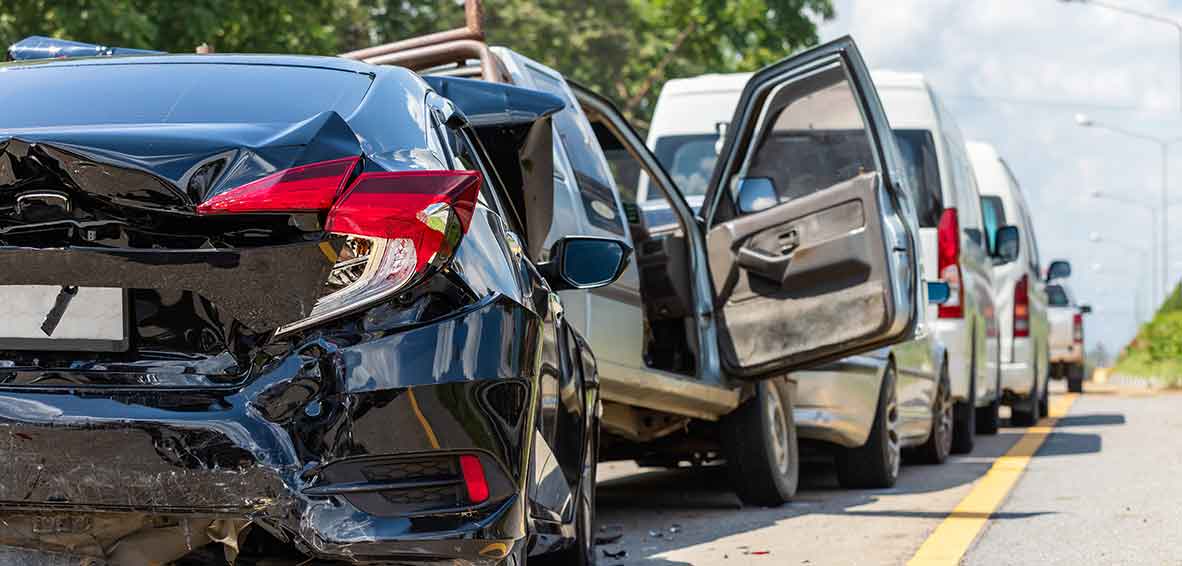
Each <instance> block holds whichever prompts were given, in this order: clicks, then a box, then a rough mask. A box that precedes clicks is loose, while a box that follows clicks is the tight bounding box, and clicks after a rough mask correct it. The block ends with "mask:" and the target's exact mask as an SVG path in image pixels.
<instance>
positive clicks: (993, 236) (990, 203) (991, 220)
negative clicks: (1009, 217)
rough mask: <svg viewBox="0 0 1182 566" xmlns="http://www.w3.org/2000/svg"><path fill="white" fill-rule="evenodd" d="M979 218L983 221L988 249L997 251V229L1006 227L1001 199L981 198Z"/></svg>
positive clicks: (993, 197) (992, 197)
mask: <svg viewBox="0 0 1182 566" xmlns="http://www.w3.org/2000/svg"><path fill="white" fill-rule="evenodd" d="M981 217H982V219H983V220H984V221H985V237H986V238H988V242H989V249H990V250H995V249H997V248H996V247H995V246H996V245H997V229H998V228H1001V227H1002V226H1005V225H1006V210H1005V207H1004V206H1003V205H1002V202H1001V197H995V196H988V197H981Z"/></svg>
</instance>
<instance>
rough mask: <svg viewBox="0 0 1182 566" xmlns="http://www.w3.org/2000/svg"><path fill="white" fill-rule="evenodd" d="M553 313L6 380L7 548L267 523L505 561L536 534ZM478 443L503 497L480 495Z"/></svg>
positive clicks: (342, 546)
mask: <svg viewBox="0 0 1182 566" xmlns="http://www.w3.org/2000/svg"><path fill="white" fill-rule="evenodd" d="M537 324H539V322H538V321H537V320H535V319H534V318H533V315H532V313H530V312H529V311H527V310H525V309H524V308H522V307H520V306H518V305H516V304H515V303H512V302H511V301H486V302H483V303H480V304H479V305H477V306H476V307H473V308H471V309H469V310H467V311H465V312H463V313H461V314H459V315H455V316H452V317H450V318H447V319H444V320H441V321H438V322H435V323H432V324H427V325H423V326H419V327H416V328H413V329H410V330H405V331H401V332H393V333H385V334H383V333H373V334H372V335H362V334H352V333H349V332H344V331H341V332H337V333H328V332H324V333H319V334H317V335H316V336H315V337H311V338H308V339H306V340H304V341H303V342H302V343H300V344H298V345H294V346H293V347H292V349H291V351H290V352H289V353H288V354H287V355H285V356H282V357H278V358H276V359H275V360H274V362H273V363H270V364H268V365H267V366H266V367H265V369H264V371H262V372H261V374H259V375H257V376H255V377H253V378H252V379H250V380H249V381H248V382H247V383H246V384H244V385H240V386H233V387H227V388H221V389H218V388H189V387H172V386H161V387H110V386H90V385H88V384H87V381H86V375H83V374H79V375H76V376H67V377H70V378H71V379H73V380H74V381H75V382H76V383H79V384H80V385H76V386H69V387H66V386H56V385H55V386H52V387H35V386H3V387H0V452H2V453H3V455H4V457H3V458H0V478H3V479H2V480H0V513H3V516H4V517H5V521H4V523H3V524H0V550H3V547H17V548H22V549H36V550H38V551H54V552H65V553H68V554H77V555H83V556H93V557H96V558H100V559H106V560H109V559H110V557H109V556H103V553H104V552H105V551H104V549H109V547H110V544H111V543H112V542H114V541H120V540H128V538H129V537H135V536H142V535H144V534H145V533H153V532H158V533H164V530H167V529H173V531H175V532H179V531H176V529H180V530H183V531H185V537H186V539H187V544H189V545H190V546H199V544H194V541H196V542H197V543H203V542H206V541H218V540H219V539H218V538H217V535H208V536H207V535H206V534H202V533H207V532H222V533H223V536H229V537H230V538H232V539H238V538H241V537H242V536H244V535H243V532H244V531H245V530H246V528H247V527H248V526H249V528H251V529H253V528H260V529H264V530H265V531H266V532H268V533H269V534H270V535H271V536H273V537H274V538H275V539H278V540H280V541H282V542H285V543H290V544H292V545H293V546H295V547H296V548H298V549H299V550H300V551H301V552H303V553H306V554H308V555H311V556H315V557H319V558H327V559H337V560H357V561H364V560H370V559H374V558H378V559H381V560H386V561H388V560H391V559H393V560H395V561H397V560H400V559H403V560H414V561H415V562H423V563H430V562H432V561H440V562H444V563H448V564H452V563H454V562H453V561H456V560H458V561H459V563H474V564H482V563H489V564H491V563H494V562H495V561H496V560H498V559H500V558H503V557H504V556H505V555H506V554H507V553H508V552H511V551H513V550H514V549H515V548H517V547H519V545H521V544H522V541H523V540H524V538H525V535H526V528H525V527H526V525H525V516H526V514H525V507H524V506H525V504H526V503H525V497H524V495H523V494H522V493H521V486H523V485H525V482H524V480H523V479H522V478H523V475H524V474H525V473H526V471H527V470H528V464H527V462H528V461H529V460H528V459H529V457H530V454H529V443H528V442H527V437H528V435H529V424H530V423H529V420H528V415H529V414H531V412H530V411H529V409H528V407H529V406H530V403H532V401H531V399H532V398H533V391H534V383H533V381H532V376H533V375H534V374H535V366H534V364H535V363H536V359H537V358H536V356H535V355H534V354H533V353H534V352H536V351H537V350H536V348H537V347H540V346H539V345H538V344H537V340H538V338H537V337H538V336H540V332H539V331H538V330H537V328H536V325H537ZM0 371H3V369H0ZM464 454H467V455H474V456H476V457H477V458H478V459H479V461H480V462H481V464H482V467H483V469H484V472H485V474H486V476H487V480H488V485H489V496H488V498H487V499H486V500H485V501H482V502H479V503H474V502H472V501H471V500H470V499H468V497H469V496H468V492H466V491H465V485H464V482H463V481H462V478H460V477H459V473H460V472H459V468H458V464H457V463H456V462H457V458H458V456H459V455H464ZM162 529H163V530H162ZM227 530H229V531H230V534H229V535H225V534H224V533H225V532H226V531H227ZM194 533H196V534H194ZM235 542H237V541H235ZM5 552H9V553H14V552H17V551H16V550H11V549H9V550H7V551H5ZM21 552H23V551H21ZM0 556H2V555H0ZM14 556H15V554H14ZM75 563H77V562H75ZM96 563H100V564H101V563H102V562H101V561H100V562H96ZM111 563H117V562H111Z"/></svg>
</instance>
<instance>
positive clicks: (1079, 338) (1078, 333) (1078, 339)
mask: <svg viewBox="0 0 1182 566" xmlns="http://www.w3.org/2000/svg"><path fill="white" fill-rule="evenodd" d="M1071 340H1072V341H1074V342H1075V343H1076V344H1082V343H1083V315H1082V314H1080V313H1075V316H1073V317H1071Z"/></svg>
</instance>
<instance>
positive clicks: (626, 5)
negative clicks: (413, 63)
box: [0, 0, 833, 121]
mask: <svg viewBox="0 0 1182 566" xmlns="http://www.w3.org/2000/svg"><path fill="white" fill-rule="evenodd" d="M485 12H486V15H487V18H486V31H487V33H488V36H489V41H490V42H492V43H494V44H497V45H505V46H508V47H511V48H513V49H514V50H517V51H519V52H521V53H523V54H525V55H527V56H529V57H532V58H534V59H537V60H539V61H541V62H543V63H545V64H547V65H549V66H551V67H554V68H556V69H558V70H560V71H562V72H563V73H564V74H566V75H567V76H569V77H571V78H573V79H574V80H577V81H579V82H581V83H584V84H586V85H588V86H590V87H592V88H594V89H595V90H597V91H599V92H601V93H603V94H604V95H606V96H608V97H610V98H612V99H614V100H615V101H616V102H617V103H618V104H620V105H621V107H623V108H624V110H625V111H626V112H627V113H628V114H630V115H631V116H632V117H634V118H639V119H641V120H642V121H643V119H644V118H645V117H647V116H648V115H649V114H650V113H651V112H652V106H653V104H654V102H655V101H656V95H657V93H658V92H659V91H660V85H661V84H663V83H664V82H665V80H667V79H669V78H673V77H679V76H689V75H697V74H702V73H707V72H719V73H726V72H736V71H750V70H754V69H756V68H758V67H760V66H763V65H766V64H768V63H770V62H772V61H775V60H777V59H780V58H782V57H784V56H786V55H788V54H789V53H792V52H793V51H796V50H798V49H800V48H802V47H805V46H808V45H812V44H814V43H816V41H817V36H816V27H815V25H814V19H816V18H831V17H832V16H833V6H832V2H831V0H596V1H595V2H576V1H573V0H532V1H528V2H523V1H519V0H516V1H515V0H486V2H485ZM463 19H464V17H463V6H462V3H461V2H457V0H421V1H410V0H186V1H185V2H176V1H174V0H4V2H3V3H2V4H0V45H7V44H9V43H11V42H13V41H15V40H17V39H19V38H21V37H25V36H29V35H48V36H53V37H62V38H68V39H75V40H79V41H87V42H93V43H99V44H103V45H118V46H123V47H137V48H146V49H158V50H162V51H171V52H178V53H185V52H191V51H192V50H193V48H194V47H196V46H197V45H200V44H202V43H208V44H210V45H212V46H214V47H215V48H216V49H217V50H218V51H221V52H256V53H257V52H262V53H319V54H335V53H340V52H343V51H348V50H352V49H357V48H360V47H367V46H369V45H374V44H377V43H384V42H387V41H394V40H397V39H404V38H407V37H413V36H415V35H420V34H424V33H429V32H432V31H439V30H444V29H449V28H453V27H459V26H461V25H463Z"/></svg>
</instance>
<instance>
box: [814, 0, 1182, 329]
mask: <svg viewBox="0 0 1182 566" xmlns="http://www.w3.org/2000/svg"><path fill="white" fill-rule="evenodd" d="M1111 2H1112V3H1119V4H1121V5H1124V6H1127V7H1130V8H1135V9H1139V10H1143V11H1147V12H1153V13H1158V14H1162V15H1165V16H1168V17H1172V18H1175V19H1178V20H1179V21H1182V8H1179V7H1175V8H1171V6H1170V3H1169V2H1167V1H1166V0H1152V1H1151V0H1111ZM835 4H836V8H837V18H836V19H835V20H834V21H831V22H826V23H825V24H823V25H822V26H821V30H820V31H821V35H822V39H829V38H833V37H837V36H839V35H845V34H850V35H852V36H853V37H854V39H855V40H856V41H857V42H858V45H859V47H860V48H861V50H862V54H863V56H864V57H865V58H866V59H867V61H868V62H869V64H870V65H871V66H872V67H874V68H890V69H897V70H907V71H919V72H922V73H924V74H925V75H926V76H927V77H928V80H929V81H931V83H932V85H933V87H934V88H935V89H936V90H937V91H938V92H939V93H941V95H942V96H943V97H944V100H945V103H946V104H947V106H948V107H949V109H950V110H951V111H952V113H953V114H954V115H956V117H957V120H958V121H959V122H960V126H961V129H962V130H963V131H964V132H965V135H966V136H967V137H968V138H970V139H981V140H985V141H989V142H991V143H993V144H994V145H995V146H997V148H998V150H999V151H1000V152H1001V153H1002V154H1003V155H1004V156H1005V158H1006V160H1007V161H1008V162H1009V163H1010V165H1011V167H1012V168H1013V169H1014V172H1015V174H1016V175H1017V177H1018V178H1019V181H1020V182H1021V183H1022V186H1023V189H1024V191H1025V192H1026V194H1027V198H1028V199H1029V200H1030V201H1031V205H1032V206H1033V207H1034V208H1035V211H1034V215H1035V223H1036V224H1037V230H1038V238H1039V246H1040V248H1041V250H1042V255H1043V259H1044V263H1045V260H1047V259H1050V258H1066V259H1070V260H1072V261H1073V263H1074V264H1075V266H1076V274H1077V275H1076V277H1074V281H1073V286H1074V288H1075V290H1076V294H1077V295H1080V296H1081V297H1082V299H1083V300H1085V301H1090V302H1092V303H1093V304H1095V305H1097V306H1099V307H1100V308H1099V309H1098V314H1097V315H1096V316H1094V317H1093V318H1092V319H1090V323H1089V328H1088V332H1087V334H1088V341H1089V343H1093V344H1094V343H1095V341H1097V340H1102V341H1104V342H1105V343H1106V345H1107V346H1108V348H1109V350H1110V351H1113V350H1115V349H1116V348H1118V347H1120V346H1122V345H1123V344H1124V343H1125V342H1126V341H1127V340H1128V338H1129V337H1130V336H1131V334H1132V332H1133V329H1134V319H1133V313H1132V312H1131V311H1132V305H1133V296H1134V295H1135V294H1136V293H1137V289H1138V288H1140V289H1142V292H1147V287H1145V286H1144V285H1143V284H1142V279H1143V278H1147V277H1148V276H1149V269H1148V267H1147V266H1140V265H1138V263H1139V262H1138V261H1137V257H1138V256H1137V254H1134V253H1130V252H1128V251H1126V250H1124V249H1122V248H1120V247H1117V246H1115V245H1106V244H1095V243H1091V242H1089V241H1088V234H1089V233H1091V232H1100V233H1102V234H1104V236H1105V237H1106V238H1108V239H1111V240H1121V241H1125V242H1128V243H1132V244H1137V245H1143V246H1148V245H1149V241H1150V232H1149V228H1148V227H1149V226H1150V223H1149V220H1148V215H1147V213H1146V212H1144V211H1143V210H1141V209H1138V208H1136V207H1130V206H1125V205H1122V204H1119V203H1112V202H1105V201H1097V200H1095V199H1092V198H1090V197H1089V196H1088V194H1089V193H1090V192H1091V191H1092V190H1095V189H1103V190H1104V191H1108V192H1115V193H1120V194H1121V195H1123V196H1125V197H1127V198H1133V199H1141V200H1144V201H1146V202H1153V203H1157V202H1160V199H1161V195H1160V186H1161V173H1160V171H1161V157H1160V153H1159V149H1158V147H1157V146H1156V145H1154V144H1151V143H1147V142H1143V141H1138V140H1135V139H1131V138H1128V137H1124V136H1120V135H1116V134H1112V133H1109V132H1106V131H1104V130H1102V129H1099V128H1089V129H1085V128H1081V127H1079V126H1077V125H1076V124H1075V122H1074V119H1073V116H1074V115H1075V114H1076V113H1080V112H1083V113H1086V114H1088V115H1089V116H1091V117H1093V118H1094V119H1095V120H1097V121H1099V122H1101V123H1105V124H1110V125H1113V126H1118V127H1121V128H1124V129H1128V130H1135V131H1138V132H1144V133H1147V134H1150V135H1154V136H1161V137H1174V136H1182V128H1180V127H1179V126H1182V113H1180V112H1179V88H1180V87H1179V78H1178V77H1179V75H1178V73H1179V64H1180V62H1179V57H1180V54H1179V37H1178V32H1177V30H1175V29H1174V28H1171V27H1170V26H1168V25H1162V24H1158V23H1153V22H1149V21H1145V20H1143V19H1140V18H1136V17H1131V16H1127V15H1124V14H1120V13H1116V12H1112V11H1110V10H1105V9H1102V8H1099V7H1096V6H1088V5H1084V4H1079V3H1071V4H1067V3H1063V2H1058V1H1055V0H977V1H973V2H966V1H959V0H891V1H883V0H836V2H835ZM1179 159H1182V143H1180V144H1178V145H1177V146H1175V147H1174V149H1173V152H1172V154H1171V160H1170V162H1171V165H1174V167H1172V168H1171V171H1170V172H1171V175H1172V176H1173V178H1174V182H1173V183H1171V184H1172V186H1173V187H1174V188H1173V189H1172V194H1173V195H1174V200H1182V168H1179V167H1177V166H1176V165H1177V164H1178V162H1179ZM1172 219H1173V220H1174V222H1173V227H1172V228H1171V230H1170V231H1171V233H1173V234H1179V233H1182V211H1179V210H1175V214H1174V215H1173V217H1172ZM1171 255H1172V256H1173V257H1174V258H1178V259H1179V260H1182V240H1175V244H1174V250H1173V251H1171ZM1094 263H1099V264H1100V265H1101V270H1100V271H1099V272H1096V271H1093V270H1092V267H1091V266H1092V264H1094ZM1173 275H1174V280H1177V278H1178V277H1179V276H1182V268H1180V267H1178V266H1177V265H1175V266H1174V267H1173Z"/></svg>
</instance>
